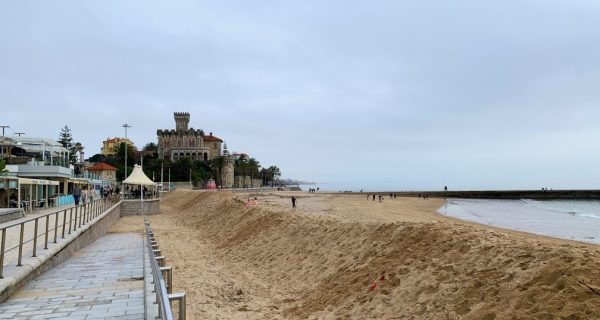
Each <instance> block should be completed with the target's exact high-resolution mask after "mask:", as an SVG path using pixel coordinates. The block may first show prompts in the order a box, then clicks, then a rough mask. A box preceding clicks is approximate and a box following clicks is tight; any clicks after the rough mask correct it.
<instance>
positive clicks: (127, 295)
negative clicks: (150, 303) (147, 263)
mask: <svg viewBox="0 0 600 320" xmlns="http://www.w3.org/2000/svg"><path fill="white" fill-rule="evenodd" d="M143 255H144V250H143V244H142V236H141V235H139V234H134V233H110V234H107V235H105V236H103V237H101V238H100V239H98V240H96V241H95V242H94V243H92V244H91V245H89V246H87V247H85V248H84V249H82V250H81V251H79V252H77V253H76V254H75V255H74V256H73V257H71V258H70V259H68V260H67V261H65V262H63V263H61V264H59V265H57V266H56V267H54V268H52V269H50V270H48V271H46V272H45V273H44V274H42V275H40V276H39V277H37V278H36V279H35V280H33V281H31V282H29V283H28V284H27V285H25V286H24V287H23V288H22V289H21V290H20V291H19V292H17V293H16V294H15V295H13V296H12V297H11V298H10V299H9V300H8V301H6V302H4V303H2V304H0V319H15V320H21V319H31V320H34V319H65V320H74V319H144V282H143V263H144V260H143V259H144V256H143Z"/></svg>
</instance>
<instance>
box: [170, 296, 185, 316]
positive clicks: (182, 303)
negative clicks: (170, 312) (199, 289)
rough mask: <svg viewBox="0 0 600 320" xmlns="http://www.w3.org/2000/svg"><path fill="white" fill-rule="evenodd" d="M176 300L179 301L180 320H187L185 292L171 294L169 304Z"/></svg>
mask: <svg viewBox="0 0 600 320" xmlns="http://www.w3.org/2000/svg"><path fill="white" fill-rule="evenodd" d="M174 300H177V301H179V320H185V292H178V293H173V294H169V302H171V301H174ZM171 308H173V305H171Z"/></svg>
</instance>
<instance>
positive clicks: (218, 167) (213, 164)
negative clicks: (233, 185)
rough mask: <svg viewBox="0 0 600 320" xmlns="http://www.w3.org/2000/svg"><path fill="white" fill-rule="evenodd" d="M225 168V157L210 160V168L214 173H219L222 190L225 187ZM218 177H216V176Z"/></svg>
mask: <svg viewBox="0 0 600 320" xmlns="http://www.w3.org/2000/svg"><path fill="white" fill-rule="evenodd" d="M224 166H225V157H224V156H217V157H214V158H212V159H211V160H210V168H211V169H212V170H213V172H214V173H218V177H219V181H218V183H219V185H220V186H221V188H222V187H223V175H222V172H223V167H224ZM215 177H216V175H215Z"/></svg>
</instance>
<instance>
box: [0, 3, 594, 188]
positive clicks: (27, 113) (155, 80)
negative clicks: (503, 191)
mask: <svg viewBox="0 0 600 320" xmlns="http://www.w3.org/2000/svg"><path fill="white" fill-rule="evenodd" d="M599 21H600V2H598V1H592V0H590V1H583V0H564V1H552V0H543V1H542V0H539V1H525V0H518V1H517V0H514V1H513V0H502V1H480V0H477V1H475V0H473V1H423V0H419V1H399V0H396V1H348V0H343V1H342V0H339V1H335V0H334V1H213V2H205V1H148V0H144V1H141V0H140V1H123V0H118V1H117V0H115V1H107V0H101V1H100V0H98V1H60V0H55V1H26V0H23V1H3V2H2V3H1V4H0V110H1V111H0V114H1V117H0V122H1V123H0V124H1V125H9V126H10V129H8V130H7V135H9V136H10V135H12V134H13V133H14V132H25V133H26V135H27V136H38V137H39V136H41V137H48V138H55V139H58V134H59V132H60V128H61V127H63V126H64V125H68V126H69V127H70V128H71V129H72V131H73V136H74V139H75V140H76V141H80V142H82V143H83V144H84V146H85V147H86V155H87V156H91V155H92V154H95V153H98V152H100V147H101V143H102V140H104V139H106V138H107V137H114V136H123V135H124V130H123V128H122V127H121V126H122V125H123V124H124V123H129V124H131V125H132V128H131V129H130V130H129V132H128V135H129V136H130V137H131V138H132V139H133V141H134V142H135V144H136V145H138V146H143V145H144V144H146V143H147V142H156V129H158V128H164V129H169V128H174V127H175V123H174V120H173V112H174V111H187V112H190V113H191V122H190V126H192V127H194V128H201V129H203V130H204V131H205V132H207V133H208V132H214V134H215V135H217V136H219V137H221V138H223V139H224V140H225V141H226V142H227V144H228V146H229V149H230V150H232V151H240V152H246V153H248V154H250V155H251V156H253V157H255V158H257V160H259V161H260V162H261V163H262V164H263V165H265V166H268V165H273V164H276V165H278V166H279V167H280V168H281V170H282V172H283V176H284V177H288V178H299V179H306V180H315V181H320V182H332V183H338V184H340V185H343V184H344V183H347V184H348V185H349V186H350V185H352V186H353V187H358V186H362V185H364V186H365V188H369V187H373V186H375V185H376V184H378V183H381V184H382V185H387V186H392V187H394V188H396V189H427V188H435V189H437V188H440V187H443V186H444V185H448V186H449V188H451V189H492V188H509V189H510V188H534V189H537V188H540V187H544V186H546V187H549V188H554V189H559V188H600V170H599V166H600V142H599V141H600V139H599V138H600V41H599V39H600V23H599Z"/></svg>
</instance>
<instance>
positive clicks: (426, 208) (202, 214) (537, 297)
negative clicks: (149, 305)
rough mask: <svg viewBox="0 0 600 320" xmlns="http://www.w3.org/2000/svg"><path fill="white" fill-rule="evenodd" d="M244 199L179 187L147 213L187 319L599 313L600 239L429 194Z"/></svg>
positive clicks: (523, 316) (591, 315) (538, 316)
mask: <svg viewBox="0 0 600 320" xmlns="http://www.w3.org/2000/svg"><path fill="white" fill-rule="evenodd" d="M247 196H248V195H235V194H232V193H229V192H197V191H183V190H180V191H176V192H172V193H170V194H169V195H168V196H167V197H166V198H165V199H164V200H163V204H162V207H163V209H162V214H159V215H155V216H151V223H152V226H153V228H154V230H155V232H156V234H157V238H158V242H159V244H160V246H161V250H163V252H164V253H165V255H166V256H167V263H168V264H170V265H173V266H175V273H174V274H175V286H176V290H185V291H187V293H188V314H189V316H190V318H191V319H204V318H206V319H287V318H292V319H600V270H599V268H598V266H599V265H600V250H598V249H599V247H598V246H594V245H587V244H582V243H576V242H570V241H565V240H558V239H550V238H545V237H541V236H532V235H522V234H519V233H515V232H509V231H504V230H498V229H492V228H487V227H483V226H479V225H473V224H467V223H462V222H457V221H454V220H451V219H448V218H445V217H442V216H439V215H437V214H436V213H435V210H434V209H432V208H435V207H437V206H439V205H440V202H434V201H431V202H427V201H419V200H416V199H395V200H390V199H387V200H385V202H384V203H373V202H368V201H366V200H364V199H363V198H362V197H358V196H345V195H339V196H320V195H317V196H312V195H311V196H306V197H304V196H303V197H299V204H300V207H302V209H301V208H299V209H298V210H291V209H288V208H287V206H288V201H289V198H287V197H284V198H282V197H281V196H280V195H279V194H272V195H257V197H258V201H259V204H258V205H256V206H246V205H245V203H244V201H243V200H242V199H245V198H246V197H247ZM254 196H255V195H252V197H254ZM306 208H308V209H306ZM349 211H350V213H348V212H349Z"/></svg>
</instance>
